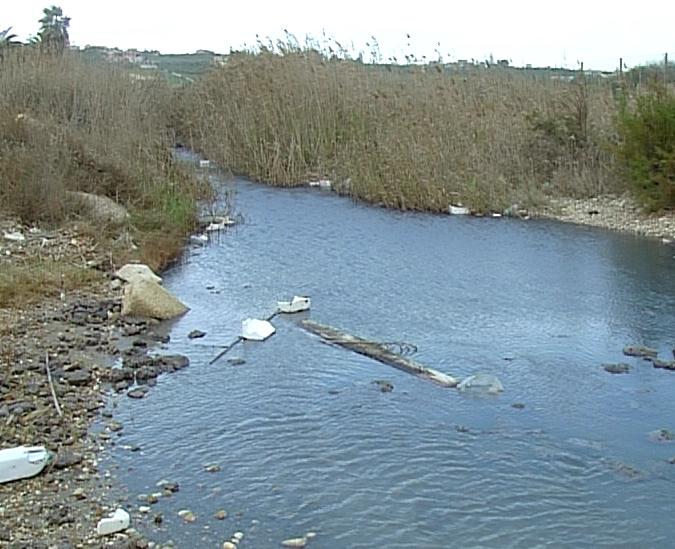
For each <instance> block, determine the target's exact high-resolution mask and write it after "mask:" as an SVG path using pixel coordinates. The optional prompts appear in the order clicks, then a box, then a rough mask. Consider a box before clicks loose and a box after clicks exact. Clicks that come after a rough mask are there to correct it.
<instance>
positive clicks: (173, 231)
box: [0, 46, 205, 268]
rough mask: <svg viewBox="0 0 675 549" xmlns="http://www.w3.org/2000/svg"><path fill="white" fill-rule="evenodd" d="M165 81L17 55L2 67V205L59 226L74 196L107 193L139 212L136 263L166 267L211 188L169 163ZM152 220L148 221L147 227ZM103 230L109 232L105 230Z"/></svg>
mask: <svg viewBox="0 0 675 549" xmlns="http://www.w3.org/2000/svg"><path fill="white" fill-rule="evenodd" d="M171 101H172V92H171V90H170V89H169V87H168V85H167V84H166V82H165V81H163V80H161V79H153V80H143V81H140V80H133V79H131V78H130V77H129V74H128V73H127V72H126V71H123V70H120V69H119V68H116V67H114V66H112V65H94V64H91V63H86V62H84V61H82V60H81V58H79V57H78V56H76V55H71V54H68V53H66V54H64V55H53V54H47V53H45V52H41V51H40V50H39V49H33V48H31V47H27V46H26V47H21V48H16V49H14V50H13V51H11V52H9V53H7V54H6V55H4V56H3V57H2V59H1V60H0V180H2V181H3V184H2V186H0V204H1V205H2V209H3V210H4V212H5V213H6V214H7V215H11V216H17V217H19V219H20V220H21V221H23V222H26V223H29V222H30V223H33V222H39V223H49V224H58V223H61V222H63V221H65V220H67V219H69V218H72V217H73V216H77V215H78V214H79V213H80V212H75V211H73V209H72V207H71V206H70V204H69V203H68V200H67V198H66V191H85V192H90V193H95V194H99V195H105V196H108V197H110V198H112V199H114V200H115V201H117V202H118V203H120V204H122V205H124V206H125V207H127V208H128V209H129V211H130V212H131V214H132V218H131V219H132V223H131V224H130V225H129V226H128V227H124V228H122V230H126V231H129V232H130V233H131V236H132V238H133V239H135V240H136V241H138V242H139V243H140V246H139V250H138V251H137V252H136V253H135V254H134V256H135V257H136V258H138V259H140V260H142V261H146V260H147V261H148V262H149V263H150V264H152V266H153V267H154V268H160V267H162V266H163V264H166V262H167V261H168V260H170V259H171V258H173V257H175V256H176V255H177V254H178V253H180V251H181V249H182V246H183V242H184V237H185V236H186V234H187V233H188V232H189V231H190V230H192V228H193V226H194V222H195V215H196V204H197V200H198V198H199V197H201V196H202V195H203V193H204V191H205V185H204V184H203V182H201V181H200V180H199V179H198V178H197V177H196V176H195V175H194V173H193V172H190V171H188V170H186V168H185V167H183V166H181V165H179V164H177V163H176V162H175V161H174V159H173V158H172V156H171V152H170V150H171V147H172V145H173V143H174V137H173V133H172V131H171V129H170V128H169V127H168V125H167V121H168V120H169V118H170V117H169V112H170V111H171V109H172V106H171ZM148 219H151V220H152V222H151V223H148V222H147V221H146V220H148ZM98 232H99V233H101V234H102V233H104V232H105V231H103V230H102V228H101V230H100V231H98Z"/></svg>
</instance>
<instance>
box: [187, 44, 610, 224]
mask: <svg viewBox="0 0 675 549" xmlns="http://www.w3.org/2000/svg"><path fill="white" fill-rule="evenodd" d="M615 113H616V104H615V100H614V99H613V95H612V89H611V86H610V85H609V84H608V83H607V82H605V81H603V80H602V79H600V78H590V77H585V76H583V75H579V76H578V77H577V78H576V79H575V80H573V81H563V80H555V79H553V78H551V77H550V75H549V76H542V75H540V74H539V73H536V74H535V73H527V72H525V71H516V70H512V69H505V68H501V67H500V68H491V69H486V68H484V67H483V68H479V67H468V68H466V70H461V71H458V70H449V69H448V68H447V67H445V66H443V65H441V64H427V65H423V66H420V65H408V66H400V65H372V64H364V63H361V62H359V61H356V60H352V59H348V58H347V59H345V58H338V57H337V56H334V55H333V56H331V55H330V54H329V53H327V52H325V51H318V50H316V49H312V48H309V49H308V48H304V49H303V48H300V47H294V46H287V47H285V48H283V51H282V52H281V53H279V52H274V51H271V50H270V49H266V48H264V47H263V48H261V49H259V50H257V51H255V52H253V51H251V52H240V53H236V54H233V55H230V56H229V58H228V61H227V63H226V64H225V65H224V66H222V67H219V68H217V69H214V70H212V71H211V72H209V73H208V74H207V75H205V76H204V77H203V78H202V79H200V80H199V81H198V82H197V83H196V84H195V85H193V86H191V87H189V88H186V89H185V91H184V96H183V102H182V112H181V114H180V117H179V118H180V124H179V131H180V133H181V136H182V138H183V139H185V140H186V141H187V142H188V144H190V145H191V146H193V147H194V148H196V149H198V150H200V151H202V152H203V153H204V154H206V155H207V156H208V157H210V158H212V159H214V160H216V161H217V162H219V163H220V164H221V165H223V166H225V167H227V168H229V169H230V170H231V171H232V172H233V173H235V174H240V175H246V176H248V177H251V178H253V179H255V180H259V181H263V182H267V183H270V184H274V185H282V186H294V185H300V184H303V183H305V182H307V181H308V180H311V179H317V178H328V179H330V180H332V181H333V184H334V188H336V189H337V190H338V191H340V192H342V193H345V194H349V195H350V196H353V197H354V198H357V199H361V200H365V201H368V202H371V203H376V204H380V205H384V206H387V207H395V208H399V209H403V210H425V211H445V210H446V209H447V207H448V204H449V203H463V204H466V205H468V206H470V207H471V208H472V209H474V210H476V211H488V210H501V209H503V208H504V207H506V206H509V205H512V204H514V203H519V204H524V205H528V204H533V203H538V202H540V201H542V200H545V198H546V196H548V195H566V196H589V195H597V194H602V193H605V192H608V191H611V190H615V189H616V188H617V186H618V185H620V183H619V179H618V178H616V177H615V175H614V158H613V155H612V152H611V144H612V143H613V142H614V141H615V139H616V138H615V135H616V131H615V129H614V117H615Z"/></svg>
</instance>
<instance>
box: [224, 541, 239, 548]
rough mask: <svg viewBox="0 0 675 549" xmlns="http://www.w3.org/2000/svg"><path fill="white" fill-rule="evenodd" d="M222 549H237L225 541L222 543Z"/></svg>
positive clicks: (234, 545)
mask: <svg viewBox="0 0 675 549" xmlns="http://www.w3.org/2000/svg"><path fill="white" fill-rule="evenodd" d="M223 549H237V546H236V544H234V543H232V542H231V541H226V542H225V543H223Z"/></svg>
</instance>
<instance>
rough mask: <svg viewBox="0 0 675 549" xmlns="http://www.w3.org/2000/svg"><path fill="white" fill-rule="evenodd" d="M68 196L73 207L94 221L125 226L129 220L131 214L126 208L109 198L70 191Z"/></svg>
mask: <svg viewBox="0 0 675 549" xmlns="http://www.w3.org/2000/svg"><path fill="white" fill-rule="evenodd" d="M66 195H67V197H68V199H69V200H70V201H71V204H72V205H73V207H74V208H75V209H77V210H79V212H80V213H82V214H84V215H86V216H88V217H89V218H91V220H92V221H96V222H98V223H110V224H112V225H123V224H124V223H126V222H127V220H128V219H129V212H127V210H126V208H125V207H124V206H120V205H119V204H118V203H117V202H115V201H114V200H112V199H111V198H108V197H107V196H100V195H97V194H91V193H83V192H79V191H78V192H73V191H68V192H67V193H66Z"/></svg>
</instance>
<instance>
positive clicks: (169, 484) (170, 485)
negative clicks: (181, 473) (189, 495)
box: [157, 480, 180, 493]
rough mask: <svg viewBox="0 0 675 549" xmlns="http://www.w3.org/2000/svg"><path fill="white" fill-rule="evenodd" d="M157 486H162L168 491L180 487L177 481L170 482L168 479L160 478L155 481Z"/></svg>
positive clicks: (176, 489)
mask: <svg viewBox="0 0 675 549" xmlns="http://www.w3.org/2000/svg"><path fill="white" fill-rule="evenodd" d="M157 487H158V488H162V489H163V490H165V491H167V490H168V491H169V492H172V493H175V492H178V490H179V489H180V485H179V484H178V483H177V482H171V481H169V480H160V481H159V482H158V483H157Z"/></svg>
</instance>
